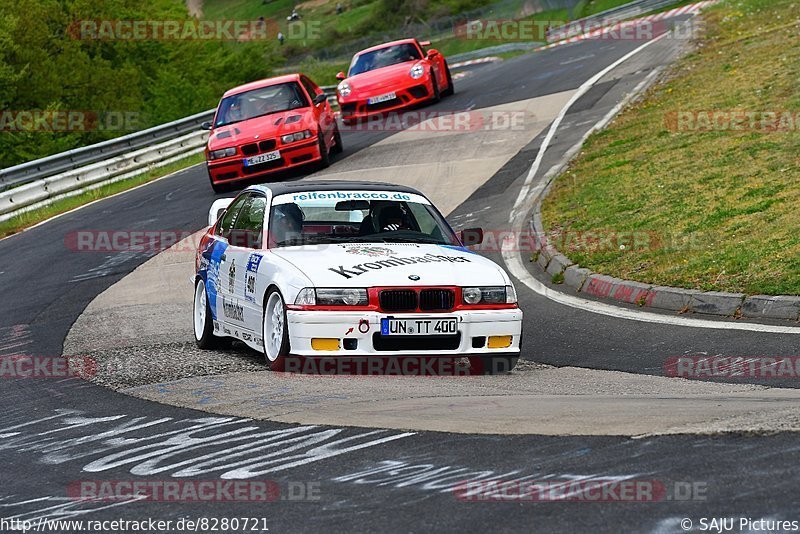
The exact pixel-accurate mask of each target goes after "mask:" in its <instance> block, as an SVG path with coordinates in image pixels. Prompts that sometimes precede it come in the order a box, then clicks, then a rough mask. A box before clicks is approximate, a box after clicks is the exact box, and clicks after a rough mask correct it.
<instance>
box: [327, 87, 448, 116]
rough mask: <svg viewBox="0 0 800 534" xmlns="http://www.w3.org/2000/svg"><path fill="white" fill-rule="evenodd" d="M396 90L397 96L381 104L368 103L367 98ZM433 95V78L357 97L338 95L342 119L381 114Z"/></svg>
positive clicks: (422, 101)
mask: <svg viewBox="0 0 800 534" xmlns="http://www.w3.org/2000/svg"><path fill="white" fill-rule="evenodd" d="M392 91H394V93H395V94H396V95H397V97H396V98H394V99H392V100H389V101H386V102H381V103H379V104H367V99H368V98H371V97H376V96H380V95H381V94H386V93H389V92H392ZM432 96H433V84H432V83H431V79H430V78H428V79H419V80H413V83H410V84H408V85H407V86H405V87H401V88H385V89H382V90H380V91H375V94H371V93H370V94H367V93H359V94H358V95H357V96H356V97H353V96H348V97H347V98H342V97H340V96H339V95H338V92H337V95H336V97H337V99H338V101H339V109H340V110H341V115H342V120H344V121H348V122H350V121H357V120H361V119H365V118H367V117H370V116H374V115H381V114H384V113H389V112H392V111H398V110H400V109H403V108H407V107H411V106H414V105H417V104H422V103H425V102H427V101H428V100H430V99H431V97H432Z"/></svg>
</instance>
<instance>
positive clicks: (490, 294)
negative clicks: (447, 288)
mask: <svg viewBox="0 0 800 534" xmlns="http://www.w3.org/2000/svg"><path fill="white" fill-rule="evenodd" d="M461 295H462V298H463V300H464V304H472V305H475V304H516V302H517V292H516V291H514V286H493V287H465V288H463V289H462V290H461Z"/></svg>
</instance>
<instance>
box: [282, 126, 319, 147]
mask: <svg viewBox="0 0 800 534" xmlns="http://www.w3.org/2000/svg"><path fill="white" fill-rule="evenodd" d="M311 135H312V134H311V130H303V131H302V132H295V133H293V134H286V135H282V136H281V143H283V144H284V145H288V144H289V143H294V142H295V141H302V140H303V139H308V138H309V137H311Z"/></svg>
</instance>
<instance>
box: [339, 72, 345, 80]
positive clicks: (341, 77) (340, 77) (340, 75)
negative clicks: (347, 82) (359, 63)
mask: <svg viewBox="0 0 800 534" xmlns="http://www.w3.org/2000/svg"><path fill="white" fill-rule="evenodd" d="M346 77H347V76H345V75H344V72H337V73H336V79H337V80H344V79H345V78H346Z"/></svg>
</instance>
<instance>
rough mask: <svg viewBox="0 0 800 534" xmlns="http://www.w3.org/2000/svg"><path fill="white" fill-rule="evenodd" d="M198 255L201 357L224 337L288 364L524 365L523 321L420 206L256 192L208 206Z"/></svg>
mask: <svg viewBox="0 0 800 534" xmlns="http://www.w3.org/2000/svg"><path fill="white" fill-rule="evenodd" d="M209 225H210V228H209V229H208V231H207V233H206V234H205V235H204V236H203V238H202V240H201V242H200V246H199V248H198V251H197V257H196V276H195V279H194V283H195V297H194V334H195V339H196V341H197V345H198V346H199V347H200V348H203V349H206V348H217V347H219V346H220V345H222V344H223V343H225V342H230V340H231V338H236V339H239V340H241V341H243V342H244V343H245V344H247V345H248V346H250V347H251V348H253V349H255V350H258V351H263V353H264V354H265V356H266V360H267V364H268V365H269V367H270V368H271V369H273V370H284V369H285V366H286V361H287V358H289V357H290V355H291V356H292V357H294V356H301V357H304V358H306V359H307V358H314V357H325V358H348V357H353V358H355V357H359V358H364V357H381V358H383V359H386V357H391V358H397V357H399V358H402V357H404V356H414V357H426V358H428V357H446V358H450V359H451V360H452V359H453V358H459V357H463V356H467V357H469V358H470V362H471V363H472V366H473V367H474V366H475V365H479V366H480V368H481V369H482V370H483V371H482V372H484V373H497V372H504V371H509V370H511V369H513V368H514V366H515V365H516V363H517V359H518V358H519V351H520V337H521V334H522V311H521V310H520V309H519V306H518V305H517V296H516V292H515V290H514V286H513V285H512V283H511V280H510V279H509V277H508V275H507V274H506V273H505V272H504V271H503V269H501V268H500V267H499V266H498V265H496V264H495V263H493V262H492V261H490V260H488V259H487V258H484V257H482V256H480V255H478V254H476V253H474V252H472V251H470V250H469V249H467V248H466V247H465V246H464V244H463V243H464V242H465V241H466V242H469V243H471V244H477V243H480V241H481V240H482V238H483V232H482V231H481V230H480V229H472V230H464V231H462V232H461V233H460V234H456V233H455V232H454V231H453V229H452V228H451V227H450V226H449V225H448V224H447V222H446V221H445V219H444V217H443V216H442V215H441V214H440V213H439V211H438V210H437V209H436V208H435V207H434V206H433V205H432V204H431V202H430V201H429V200H428V199H427V198H425V196H424V195H423V194H422V193H420V192H419V191H416V190H415V189H411V188H408V187H402V186H396V185H386V184H380V183H370V182H341V181H338V182H334V181H325V182H323V181H317V182H312V181H307V182H295V183H277V184H265V185H257V186H251V187H248V188H247V189H245V190H244V191H242V192H241V193H240V194H239V195H238V196H237V197H236V198H235V199H220V200H217V201H216V202H215V203H214V204H213V205H212V207H211V210H210V212H209Z"/></svg>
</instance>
